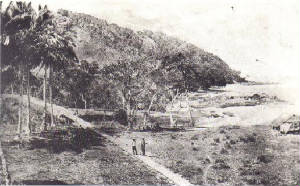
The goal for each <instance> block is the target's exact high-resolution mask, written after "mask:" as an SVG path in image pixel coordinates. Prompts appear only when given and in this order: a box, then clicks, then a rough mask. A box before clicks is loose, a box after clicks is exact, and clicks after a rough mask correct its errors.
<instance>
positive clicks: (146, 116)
mask: <svg viewBox="0 0 300 186" xmlns="http://www.w3.org/2000/svg"><path fill="white" fill-rule="evenodd" d="M155 96H156V94H154V95H153V96H152V98H151V102H150V105H149V107H148V110H147V113H145V114H144V126H146V122H147V119H148V117H149V116H150V111H151V107H152V105H153V102H154V98H155Z"/></svg>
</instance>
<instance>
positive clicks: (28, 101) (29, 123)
mask: <svg viewBox="0 0 300 186" xmlns="http://www.w3.org/2000/svg"><path fill="white" fill-rule="evenodd" d="M26 133H27V134H29V135H30V134H31V121H30V70H29V67H27V128H26Z"/></svg>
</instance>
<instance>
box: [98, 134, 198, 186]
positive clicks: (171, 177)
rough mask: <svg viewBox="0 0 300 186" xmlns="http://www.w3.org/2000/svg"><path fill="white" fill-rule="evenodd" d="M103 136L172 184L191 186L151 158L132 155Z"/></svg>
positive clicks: (108, 137)
mask: <svg viewBox="0 0 300 186" xmlns="http://www.w3.org/2000/svg"><path fill="white" fill-rule="evenodd" d="M101 135H103V136H105V137H106V138H107V139H109V140H110V141H112V142H113V143H114V144H116V145H118V146H119V147H120V148H122V149H123V150H124V151H125V152H126V153H127V154H128V155H130V156H132V157H133V158H137V159H139V160H141V161H142V162H143V163H144V164H146V165H147V166H148V167H150V168H151V169H154V170H156V171H157V172H159V173H161V174H162V175H164V176H165V177H167V178H168V179H169V180H170V181H171V182H172V183H174V184H175V185H179V186H192V185H193V184H191V183H190V182H189V181H188V180H186V179H184V178H183V177H182V176H181V175H179V174H177V173H174V172H173V171H172V170H170V169H168V168H167V167H165V166H163V165H161V164H159V163H157V162H155V161H154V160H153V158H151V157H150V156H149V155H148V156H142V155H132V152H131V149H130V148H125V147H123V146H121V145H119V143H117V142H116V140H115V138H114V137H112V136H109V135H106V134H101Z"/></svg>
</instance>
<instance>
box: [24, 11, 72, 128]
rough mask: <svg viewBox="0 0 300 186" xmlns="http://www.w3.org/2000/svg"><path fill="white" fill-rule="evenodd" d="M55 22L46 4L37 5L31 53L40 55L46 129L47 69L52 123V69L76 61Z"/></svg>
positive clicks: (52, 122) (69, 42) (68, 43)
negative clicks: (37, 10) (42, 69)
mask: <svg viewBox="0 0 300 186" xmlns="http://www.w3.org/2000/svg"><path fill="white" fill-rule="evenodd" d="M57 25H58V24H57V22H56V20H55V18H54V15H53V14H52V12H51V11H49V10H48V8H47V6H44V8H42V7H41V6H39V14H38V18H37V26H36V29H35V30H34V32H33V34H32V38H30V39H31V40H33V41H34V44H33V45H31V47H29V48H30V50H31V52H30V53H31V55H33V58H34V57H35V56H40V57H41V58H40V60H39V63H38V64H39V65H41V66H42V67H43V68H44V89H43V90H44V93H43V95H44V96H43V97H44V118H43V126H44V129H47V124H46V112H47V108H46V107H47V101H46V89H47V88H46V87H47V71H48V69H49V98H50V99H49V101H50V111H51V112H50V113H51V125H54V117H53V101H52V96H53V95H52V86H53V82H52V79H53V70H59V69H62V68H63V67H64V66H66V65H68V64H69V63H70V62H71V61H73V62H74V61H76V62H77V61H78V59H77V57H76V54H75V52H74V51H73V48H72V41H71V40H67V39H66V38H65V37H64V35H63V33H60V32H59V31H58V29H57ZM41 54H42V55H41Z"/></svg>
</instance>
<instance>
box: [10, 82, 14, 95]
mask: <svg viewBox="0 0 300 186" xmlns="http://www.w3.org/2000/svg"><path fill="white" fill-rule="evenodd" d="M10 89H11V94H14V85H13V84H10Z"/></svg>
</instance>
